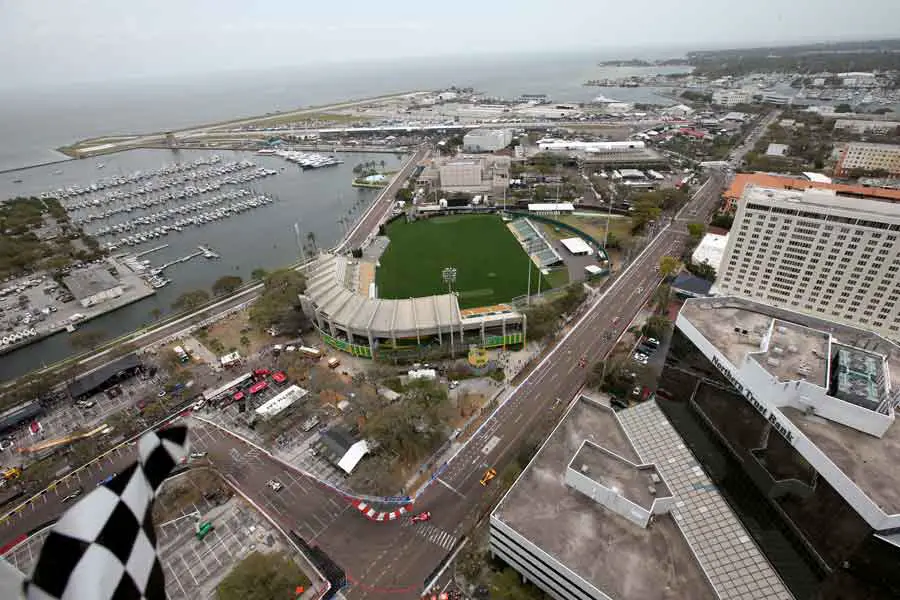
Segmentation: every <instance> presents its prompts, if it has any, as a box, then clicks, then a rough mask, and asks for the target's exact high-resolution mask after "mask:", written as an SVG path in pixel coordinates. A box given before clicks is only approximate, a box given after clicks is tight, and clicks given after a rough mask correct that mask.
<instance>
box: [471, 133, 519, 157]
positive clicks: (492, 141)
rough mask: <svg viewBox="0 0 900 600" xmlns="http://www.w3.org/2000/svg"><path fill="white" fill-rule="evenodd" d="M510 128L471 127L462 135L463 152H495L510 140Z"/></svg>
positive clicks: (505, 145)
mask: <svg viewBox="0 0 900 600" xmlns="http://www.w3.org/2000/svg"><path fill="white" fill-rule="evenodd" d="M512 138H513V135H512V130H511V129H473V130H472V131H470V132H469V133H467V134H466V135H465V136H463V150H464V151H465V152H496V151H497V150H502V149H504V148H506V147H507V146H509V144H510V143H511V142H512Z"/></svg>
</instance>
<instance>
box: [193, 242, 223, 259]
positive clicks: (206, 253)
mask: <svg viewBox="0 0 900 600" xmlns="http://www.w3.org/2000/svg"><path fill="white" fill-rule="evenodd" d="M197 248H199V249H200V252H202V253H203V257H204V258H221V257H220V256H219V255H218V254H216V253H215V252H213V251H212V249H211V248H208V247H206V246H203V245H200V246H197Z"/></svg>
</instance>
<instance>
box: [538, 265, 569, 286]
mask: <svg viewBox="0 0 900 600" xmlns="http://www.w3.org/2000/svg"><path fill="white" fill-rule="evenodd" d="M544 281H547V282H549V283H550V286H551V287H554V288H559V287H562V286H564V285H566V284H568V283H569V269H568V268H566V267H561V268H559V269H553V270H552V271H550V272H549V273H548V274H547V275H545V276H544ZM541 285H544V284H543V283H542V284H541Z"/></svg>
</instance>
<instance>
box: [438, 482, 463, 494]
mask: <svg viewBox="0 0 900 600" xmlns="http://www.w3.org/2000/svg"><path fill="white" fill-rule="evenodd" d="M437 482H438V483H440V484H441V485H442V486H444V487H445V488H447V489H448V490H450V491H451V492H453V493H454V494H456V495H457V496H459V497H460V498H465V496H464V495H463V494H461V493H460V492H459V490H457V489H456V488H455V487H453V486H452V485H450V484H449V483H447V482H446V481H444V480H443V479H441V478H440V477H438V478H437Z"/></svg>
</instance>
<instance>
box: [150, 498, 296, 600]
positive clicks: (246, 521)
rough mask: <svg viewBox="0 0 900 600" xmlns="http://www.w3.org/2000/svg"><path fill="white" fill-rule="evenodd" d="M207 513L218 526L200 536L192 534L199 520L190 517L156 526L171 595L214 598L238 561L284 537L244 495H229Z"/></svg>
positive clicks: (274, 547)
mask: <svg viewBox="0 0 900 600" xmlns="http://www.w3.org/2000/svg"><path fill="white" fill-rule="evenodd" d="M203 519H204V520H207V519H208V520H211V521H212V522H213V524H214V526H215V529H213V530H212V531H211V532H210V533H209V534H207V536H206V537H205V538H203V539H202V540H198V539H197V538H196V536H195V534H194V531H195V530H194V527H195V523H196V521H195V520H194V519H193V518H192V517H188V518H187V519H183V520H182V521H179V522H176V523H172V524H171V525H167V526H157V530H158V531H159V533H160V542H159V548H160V559H161V562H162V565H163V573H164V574H165V577H166V595H167V597H168V598H170V599H173V600H174V599H178V598H194V599H196V598H214V597H215V588H216V586H217V585H218V584H219V582H221V580H222V579H223V578H224V577H225V576H226V575H227V574H228V572H229V571H230V570H231V568H232V567H233V566H234V565H235V564H237V563H238V562H239V561H241V560H242V559H244V558H245V557H246V556H247V555H248V554H249V553H251V552H253V551H254V550H259V551H261V552H269V551H272V550H277V549H279V548H280V547H281V545H282V543H283V542H282V540H281V539H280V535H279V534H278V533H277V532H276V531H275V530H274V529H272V527H271V525H269V523H268V522H267V521H266V520H265V519H264V518H263V517H262V516H261V515H259V514H258V513H257V512H256V511H254V510H252V509H250V508H248V507H246V505H244V504H243V502H242V501H237V500H231V501H229V502H228V503H227V504H226V505H223V506H222V507H219V508H216V509H213V510H212V511H211V512H209V513H204V516H203ZM163 536H165V538H166V541H165V542H163V540H162V537H163Z"/></svg>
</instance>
